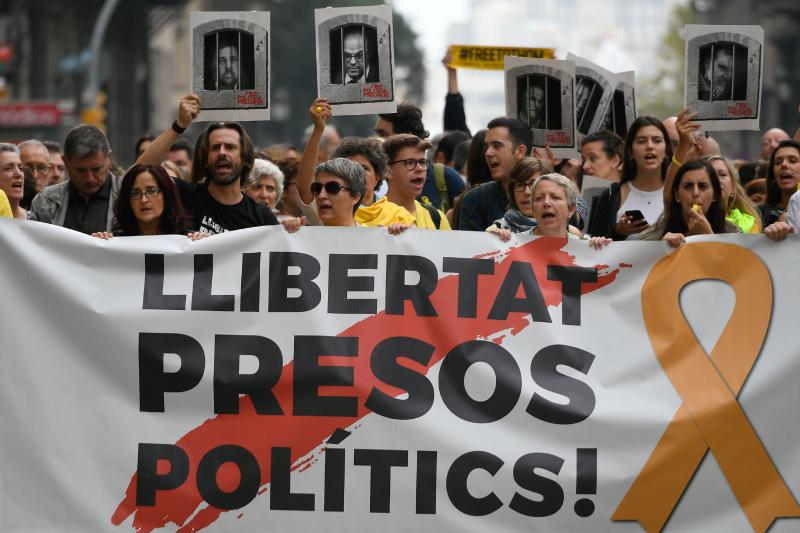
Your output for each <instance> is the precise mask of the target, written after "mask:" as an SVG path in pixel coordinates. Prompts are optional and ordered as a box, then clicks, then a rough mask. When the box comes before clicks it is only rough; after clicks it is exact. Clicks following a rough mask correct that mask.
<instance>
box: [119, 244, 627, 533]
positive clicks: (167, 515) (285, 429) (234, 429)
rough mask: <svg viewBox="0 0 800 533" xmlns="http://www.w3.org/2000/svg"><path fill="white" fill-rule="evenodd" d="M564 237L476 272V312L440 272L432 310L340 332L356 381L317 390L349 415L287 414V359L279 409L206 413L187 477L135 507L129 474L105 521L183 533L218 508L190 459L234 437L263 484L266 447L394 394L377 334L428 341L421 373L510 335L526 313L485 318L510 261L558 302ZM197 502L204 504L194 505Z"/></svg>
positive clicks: (295, 453)
mask: <svg viewBox="0 0 800 533" xmlns="http://www.w3.org/2000/svg"><path fill="white" fill-rule="evenodd" d="M566 243H567V240H566V239H554V238H540V239H536V240H533V241H530V242H528V243H526V244H524V245H522V246H519V247H517V248H513V249H511V250H509V251H508V255H507V256H506V257H505V258H503V259H502V260H501V261H500V262H498V263H497V264H496V265H495V274H494V275H493V276H481V277H480V278H479V282H478V310H477V318H458V312H457V310H458V307H457V306H458V301H457V300H458V299H457V298H456V297H455V295H456V294H458V277H457V276H455V275H451V276H446V277H443V278H441V279H440V280H439V282H438V285H437V287H436V290H435V291H434V292H433V294H432V295H431V302H432V303H433V305H434V308H435V309H436V311H437V313H438V316H437V317H418V316H416V313H415V312H414V309H413V306H412V305H411V303H410V302H406V304H407V306H406V309H405V314H404V315H400V316H398V315H387V314H385V313H384V312H380V313H378V314H377V315H374V316H370V317H368V318H365V319H364V320H362V321H361V322H358V323H356V324H354V325H352V326H351V327H349V328H347V329H346V330H344V331H342V332H341V333H340V334H339V335H340V336H347V337H358V339H359V342H358V348H359V353H358V357H356V358H342V359H341V361H346V363H345V362H342V363H340V364H349V363H353V366H354V372H355V383H356V386H354V387H351V388H338V391H337V388H335V387H325V388H324V389H325V390H324V392H323V391H322V390H321V391H320V392H322V393H324V394H329V395H334V394H336V393H337V392H339V393H341V394H342V395H346V396H354V395H355V396H357V397H358V406H359V409H358V415H357V416H356V417H311V416H293V415H292V414H291V413H292V379H293V362H289V363H287V364H286V365H285V366H284V368H283V373H282V374H281V378H280V380H279V381H278V384H277V385H276V386H275V387H274V389H273V392H274V393H275V396H276V398H277V399H278V402H279V403H280V405H281V407H282V408H283V411H284V413H286V414H284V415H282V416H264V415H258V414H256V412H255V410H254V409H253V404H252V402H251V401H250V399H249V398H248V397H242V398H241V400H240V412H239V414H237V415H218V416H215V417H213V418H210V419H208V420H206V421H205V422H204V423H203V424H201V425H200V426H198V427H197V428H195V429H193V430H191V431H189V432H188V433H187V434H186V435H184V436H183V437H182V438H180V439H179V440H178V442H177V443H176V444H177V445H178V446H180V447H181V448H182V449H183V450H185V451H186V453H187V454H188V456H189V477H188V479H187V481H186V483H184V484H183V485H182V486H181V487H180V488H179V489H176V490H172V491H167V492H160V493H158V494H157V496H156V505H155V506H152V507H137V506H136V475H135V474H134V475H133V477H132V478H131V481H130V483H129V485H128V488H127V490H126V492H125V498H124V499H123V500H122V502H120V504H119V506H118V507H117V509H116V511H115V512H114V514H113V516H112V518H111V522H112V524H114V525H120V524H122V523H123V522H124V521H125V520H127V518H128V517H129V516H131V514H133V515H134V518H133V527H134V528H136V530H137V531H139V532H144V533H149V532H151V531H153V530H155V529H158V528H161V527H164V526H165V525H166V524H168V523H173V524H176V525H178V526H181V527H180V529H178V531H179V532H184V533H185V532H190V531H198V530H200V529H203V528H205V527H207V526H209V525H210V524H211V523H213V522H214V521H216V520H217V519H218V518H219V516H220V515H221V514H222V513H223V512H225V511H224V510H223V509H218V508H215V507H211V506H208V505H207V504H205V502H204V500H203V498H202V497H201V496H200V494H199V492H198V490H197V484H196V483H195V479H196V475H197V465H198V463H199V461H200V459H201V458H202V457H203V456H204V455H205V454H206V452H208V451H209V450H211V449H212V448H215V447H217V446H219V445H222V444H236V445H239V446H242V447H244V448H246V449H248V450H249V451H250V452H251V453H253V455H254V456H255V457H257V458H258V459H259V461H260V463H261V483H262V485H266V484H268V483H269V482H270V478H271V464H270V450H271V449H272V447H275V446H288V447H291V449H292V461H297V460H298V459H299V458H301V457H303V456H305V455H306V454H308V453H309V452H311V451H312V450H314V449H315V448H317V447H318V446H319V445H320V444H322V443H323V442H324V441H325V439H327V438H328V436H329V435H331V433H333V432H334V431H335V430H336V428H346V427H349V426H352V425H353V424H355V423H357V422H358V421H359V420H360V419H362V418H363V417H365V416H366V415H368V414H369V413H370V411H369V410H367V409H366V408H365V407H364V402H365V401H366V398H367V395H368V394H369V392H370V390H371V389H372V388H373V387H377V388H379V389H380V390H382V391H383V392H385V393H386V394H393V395H395V396H399V395H400V394H403V393H404V392H405V391H401V390H399V389H396V388H394V387H390V386H388V385H386V384H384V383H381V382H380V381H378V380H377V379H376V378H375V377H374V376H373V375H372V372H371V371H370V355H371V353H372V350H373V348H374V347H375V346H376V345H377V344H378V343H379V342H381V341H382V340H384V339H386V338H387V337H390V336H401V335H407V336H410V337H414V338H417V339H420V340H422V341H424V342H427V343H430V344H431V345H433V346H435V352H434V354H433V356H432V357H431V360H430V362H429V364H428V366H427V367H422V366H421V365H419V364H418V363H415V362H412V361H404V362H405V363H407V364H406V366H408V367H410V368H415V369H417V370H418V371H420V372H423V373H426V372H427V371H428V370H429V369H430V367H432V366H433V365H435V364H437V363H438V362H439V361H441V359H442V358H443V357H444V356H445V355H446V354H447V353H448V352H449V351H450V350H451V349H452V348H454V347H455V346H456V345H458V344H461V343H462V342H466V341H470V340H474V339H476V338H484V339H487V338H490V337H491V336H492V335H494V334H496V333H498V332H501V331H505V330H508V329H511V334H512V335H516V334H517V333H519V332H520V331H522V330H523V329H524V328H526V327H527V326H528V325H529V324H530V322H529V320H528V316H529V315H528V314H523V313H511V314H510V315H509V316H508V319H506V320H503V321H498V320H489V319H487V318H486V316H487V315H488V314H489V310H490V309H491V306H492V304H493V303H494V300H495V297H496V295H497V292H498V290H499V288H500V286H501V284H502V282H503V280H504V279H505V276H506V274H507V272H508V269H509V267H510V265H511V263H512V261H524V262H529V263H530V264H531V265H532V267H533V269H534V272H535V274H536V278H537V280H538V282H539V286H540V288H541V290H542V295H543V296H544V299H545V303H546V305H547V306H557V305H560V304H561V283H560V282H558V281H549V280H548V279H547V267H548V265H562V266H574V265H575V259H574V257H572V256H570V255H569V254H567V253H566V252H564V251H562V250H561V248H563V247H564V246H565V245H566ZM618 273H619V270H618V269H617V270H614V271H612V272H610V273H608V274H605V275H602V276H600V277H598V281H597V282H596V283H591V284H585V285H583V286H582V293H583V294H586V293H589V292H592V291H595V290H597V289H600V288H601V287H604V286H606V285H608V284H610V283H612V282H613V281H614V280H615V279H616V276H617V274H618ZM223 475H224V476H229V477H231V478H233V479H227V480H226V483H225V485H227V486H230V483H231V481H234V480H235V481H238V477H239V474H238V472H237V471H236V469H235V468H233V469H220V476H223ZM202 505H206V506H205V507H204V508H203V509H201V510H200V511H197V510H198V508H199V507H200V506H202ZM195 513H196V514H195ZM190 518H191V519H190ZM187 520H188V522H187Z"/></svg>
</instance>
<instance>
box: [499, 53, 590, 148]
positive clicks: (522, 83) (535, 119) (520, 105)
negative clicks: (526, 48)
mask: <svg viewBox="0 0 800 533" xmlns="http://www.w3.org/2000/svg"><path fill="white" fill-rule="evenodd" d="M504 65H505V76H506V115H507V116H509V117H516V118H519V119H520V120H522V121H523V122H526V123H527V124H528V126H530V128H531V131H532V133H533V146H535V147H544V146H545V145H549V146H550V147H551V148H552V150H553V154H554V155H555V156H556V157H572V156H574V155H575V154H576V153H577V140H576V136H575V63H573V62H572V61H559V60H555V59H531V58H521V57H514V56H506V57H505V58H504Z"/></svg>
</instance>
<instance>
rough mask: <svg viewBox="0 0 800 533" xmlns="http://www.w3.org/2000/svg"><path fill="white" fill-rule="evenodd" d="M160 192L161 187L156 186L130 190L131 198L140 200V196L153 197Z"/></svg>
mask: <svg viewBox="0 0 800 533" xmlns="http://www.w3.org/2000/svg"><path fill="white" fill-rule="evenodd" d="M159 194H161V189H158V188H157V187H145V189H144V190H141V189H133V190H132V191H131V200H141V199H142V196H147V197H148V198H155V197H156V196H158V195H159Z"/></svg>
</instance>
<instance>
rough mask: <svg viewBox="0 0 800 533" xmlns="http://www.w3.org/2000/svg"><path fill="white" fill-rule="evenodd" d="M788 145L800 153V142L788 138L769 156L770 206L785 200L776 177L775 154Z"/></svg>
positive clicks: (768, 201) (768, 183) (768, 200)
mask: <svg viewBox="0 0 800 533" xmlns="http://www.w3.org/2000/svg"><path fill="white" fill-rule="evenodd" d="M787 146H789V147H791V148H794V149H795V150H797V152H798V155H800V142H797V141H795V140H794V139H786V140H783V141H781V142H779V143H778V147H777V148H775V149H774V150H773V151H772V155H771V156H769V168H768V169H767V205H768V206H770V207H777V206H779V205H780V204H781V202H782V201H783V196H782V195H781V190H780V189H779V188H778V181H777V179H776V178H775V154H777V153H778V150H780V149H781V148H786V147H787Z"/></svg>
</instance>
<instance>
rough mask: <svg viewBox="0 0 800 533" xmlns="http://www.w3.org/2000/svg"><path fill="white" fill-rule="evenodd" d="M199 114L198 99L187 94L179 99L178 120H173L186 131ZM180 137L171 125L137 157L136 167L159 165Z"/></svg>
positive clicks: (193, 95) (194, 95)
mask: <svg viewBox="0 0 800 533" xmlns="http://www.w3.org/2000/svg"><path fill="white" fill-rule="evenodd" d="M199 112H200V97H199V96H197V95H196V94H187V95H186V96H184V97H183V98H181V102H180V104H179V105H178V118H177V119H176V120H175V122H177V124H178V127H179V128H181V129H186V128H188V127H189V124H191V123H192V121H193V120H194V119H195V118H197V114H198V113H199ZM179 136H180V133H178V132H177V131H176V130H175V128H173V127H172V124H170V126H169V127H168V128H167V129H165V130H164V131H163V132H162V133H161V135H159V136H158V137H156V138H155V140H154V141H153V142H152V143H150V146H148V147H147V150H145V151H144V153H143V154H142V155H140V156H139V159H137V160H136V164H137V165H160V164H161V162H162V161H164V160H165V159H166V158H167V157H169V149H170V148H171V147H172V145H173V144H174V143H175V141H176V140H177V139H178V137H179Z"/></svg>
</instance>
